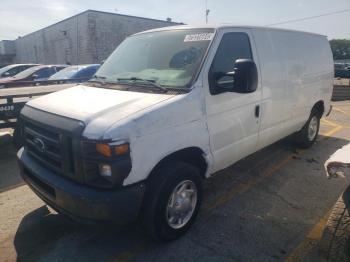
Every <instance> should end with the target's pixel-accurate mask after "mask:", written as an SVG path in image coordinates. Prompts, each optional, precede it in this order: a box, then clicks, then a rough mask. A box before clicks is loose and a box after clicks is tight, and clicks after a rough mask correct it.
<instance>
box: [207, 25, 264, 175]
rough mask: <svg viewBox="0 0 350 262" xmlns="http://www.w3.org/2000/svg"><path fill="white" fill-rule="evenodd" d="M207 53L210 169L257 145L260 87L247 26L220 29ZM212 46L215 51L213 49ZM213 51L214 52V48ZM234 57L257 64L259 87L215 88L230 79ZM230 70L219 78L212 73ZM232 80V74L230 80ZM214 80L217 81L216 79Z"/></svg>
mask: <svg viewBox="0 0 350 262" xmlns="http://www.w3.org/2000/svg"><path fill="white" fill-rule="evenodd" d="M211 50H212V51H211V52H210V54H209V57H208V59H209V60H208V61H211V63H207V67H206V69H205V75H204V77H203V78H204V80H203V84H204V88H205V90H206V98H205V100H206V110H207V125H208V130H209V135H210V147H211V152H212V155H213V160H214V165H213V170H212V172H215V171H217V170H220V169H223V168H225V167H227V166H229V165H231V164H233V163H234V162H236V161H238V160H239V159H241V158H243V157H245V156H247V155H249V154H251V153H253V152H255V151H256V149H257V142H258V133H259V125H260V115H261V113H260V102H261V99H262V91H261V90H262V88H261V79H260V70H259V66H258V61H257V60H258V57H257V54H256V49H255V45H254V42H253V38H252V35H251V32H250V31H249V30H248V29H235V30H232V29H229V30H228V29H225V30H222V31H219V32H218V34H217V37H216V40H215V42H214V43H213V45H212V49H211ZM214 50H215V51H214ZM213 51H214V52H213ZM237 59H251V60H253V61H254V62H255V63H256V65H257V67H258V75H259V77H258V87H257V90H255V91H254V92H252V93H238V92H232V90H231V91H227V92H225V91H223V92H220V93H216V92H215V88H216V86H215V85H216V84H217V85H219V84H221V83H222V82H224V83H229V82H230V73H229V72H232V71H233V70H234V63H235V61H236V60H237ZM223 73H229V74H227V75H228V76H225V77H224V78H221V79H220V81H218V80H213V79H211V78H212V76H213V75H218V74H219V75H220V74H221V75H222V74H223ZM231 81H232V82H233V78H232V80H231ZM215 82H216V83H215Z"/></svg>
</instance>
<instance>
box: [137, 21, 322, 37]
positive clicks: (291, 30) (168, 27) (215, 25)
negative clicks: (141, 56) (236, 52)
mask: <svg viewBox="0 0 350 262" xmlns="http://www.w3.org/2000/svg"><path fill="white" fill-rule="evenodd" d="M200 28H203V29H204V28H206V29H208V28H212V29H224V28H245V29H264V30H265V29H268V30H279V31H289V32H298V33H304V34H312V35H317V36H323V37H327V36H326V35H321V34H317V33H313V32H306V31H299V30H293V29H285V28H278V27H269V26H252V25H237V24H214V25H213V24H208V25H196V26H191V25H176V26H167V27H161V28H156V29H151V30H147V31H143V32H139V33H136V34H135V35H138V34H143V33H149V32H157V31H167V30H179V29H200Z"/></svg>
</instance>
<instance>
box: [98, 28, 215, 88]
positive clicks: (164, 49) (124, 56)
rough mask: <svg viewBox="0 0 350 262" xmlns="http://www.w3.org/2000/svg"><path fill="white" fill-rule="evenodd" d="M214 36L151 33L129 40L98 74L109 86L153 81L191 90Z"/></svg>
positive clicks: (205, 31) (186, 32)
mask: <svg viewBox="0 0 350 262" xmlns="http://www.w3.org/2000/svg"><path fill="white" fill-rule="evenodd" d="M213 36H214V30H213V29H186V30H169V31H159V32H150V33H144V34H139V35H134V36H131V37H129V38H127V39H126V40H125V41H124V42H123V43H122V44H120V45H119V46H118V48H117V49H116V50H115V51H114V52H113V53H112V54H111V55H110V56H109V58H108V59H107V60H106V62H105V63H104V64H103V65H102V66H101V68H100V69H99V70H98V72H97V73H96V78H101V79H103V80H104V81H105V82H118V83H121V82H126V83H128V82H130V83H131V82H132V81H135V80H146V81H152V82H153V83H155V84H157V85H161V86H163V87H180V88H181V87H187V86H188V84H189V83H190V81H191V79H192V78H193V76H194V75H195V73H196V71H197V69H198V67H199V66H200V64H201V61H202V59H203V57H204V54H205V52H206V50H207V48H208V46H209V43H210V41H211V40H212V38H213Z"/></svg>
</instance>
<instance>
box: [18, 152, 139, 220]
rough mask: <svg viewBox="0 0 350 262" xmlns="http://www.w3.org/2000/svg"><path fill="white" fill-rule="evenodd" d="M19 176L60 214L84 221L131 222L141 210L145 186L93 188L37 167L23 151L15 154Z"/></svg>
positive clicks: (38, 165)
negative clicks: (109, 188)
mask: <svg viewBox="0 0 350 262" xmlns="http://www.w3.org/2000/svg"><path fill="white" fill-rule="evenodd" d="M17 157H18V162H19V167H20V171H21V176H22V178H23V179H24V181H25V182H26V183H27V184H28V185H29V186H30V188H31V189H32V190H33V191H34V192H35V193H36V194H37V195H38V196H39V197H40V198H41V199H42V200H43V201H45V202H46V203H47V204H48V205H50V206H51V207H52V208H54V209H55V210H57V211H58V212H60V213H63V214H66V215H68V216H70V217H72V218H73V219H75V220H80V221H84V222H97V221H113V222H115V223H117V224H118V225H125V224H128V223H132V222H134V221H135V220H136V219H137V217H138V214H139V210H140V208H141V204H142V200H143V196H144V192H145V185H144V184H143V183H137V184H135V185H132V186H128V187H124V188H119V189H115V190H102V189H94V188H91V187H88V186H86V185H81V184H78V183H76V182H73V181H71V180H69V179H66V178H64V177H61V176H59V175H56V174H55V173H53V172H52V171H50V170H48V169H46V168H44V167H43V166H41V165H40V164H38V163H37V162H36V161H35V160H34V159H33V158H32V157H31V156H30V155H29V154H28V153H27V152H26V151H25V150H24V148H21V149H20V150H19V151H18V153H17Z"/></svg>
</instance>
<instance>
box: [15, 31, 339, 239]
mask: <svg viewBox="0 0 350 262" xmlns="http://www.w3.org/2000/svg"><path fill="white" fill-rule="evenodd" d="M333 73H334V72H333V59H332V53H331V49H330V46H329V44H328V41H327V38H326V37H325V36H321V35H316V34H312V33H304V32H297V31H290V30H281V29H272V28H260V27H248V26H247V27H246V26H227V25H225V26H219V27H210V26H204V27H189V26H179V27H166V28H161V29H156V30H150V31H146V32H141V33H138V34H135V35H132V36H130V37H128V38H127V39H126V40H125V41H124V42H123V43H122V44H120V45H119V46H118V47H117V48H116V50H115V51H114V52H113V53H112V54H111V55H110V56H109V58H108V59H107V60H106V61H105V63H104V64H103V65H102V66H101V68H100V69H99V70H98V71H97V73H96V75H95V76H94V78H93V79H92V80H90V81H89V82H87V83H85V84H80V85H77V86H75V87H72V88H69V89H66V90H63V91H60V92H56V93H52V94H49V95H46V96H43V97H40V98H37V99H34V100H31V101H30V102H28V103H27V105H26V106H25V107H24V108H23V109H22V112H21V118H20V123H21V133H22V136H23V139H24V141H25V143H24V147H23V148H21V149H20V150H19V152H18V159H19V165H20V168H21V175H22V177H23V179H24V180H25V181H26V183H27V184H28V185H29V186H30V187H31V188H32V190H33V191H34V192H35V193H36V194H37V195H38V196H39V197H40V198H42V199H43V200H44V201H45V202H46V203H47V204H48V205H50V206H51V207H53V208H54V209H55V210H57V211H58V212H60V213H63V214H66V215H68V216H70V217H72V218H75V219H77V220H80V221H92V222H98V221H114V222H115V223H117V224H119V225H123V224H125V223H131V222H133V221H136V220H137V219H138V218H140V219H141V220H142V221H143V223H144V225H145V227H146V228H147V230H148V231H149V232H150V234H151V235H152V236H153V237H155V238H156V239H159V240H162V241H170V240H173V239H176V238H178V237H179V236H181V235H182V234H184V233H185V232H186V231H187V230H188V229H189V227H190V226H191V224H192V223H193V221H194V219H195V217H196V215H197V213H198V210H199V207H200V204H201V200H202V197H203V195H202V185H201V183H202V180H203V179H204V178H207V177H210V175H211V174H213V173H214V172H217V171H218V170H221V169H223V168H226V167H228V166H230V165H232V164H233V163H235V162H236V161H238V160H240V159H242V158H244V157H246V156H248V155H249V154H252V153H254V152H255V151H257V150H259V149H261V148H263V147H266V146H267V145H270V144H272V143H274V142H276V141H277V140H280V139H282V138H283V137H286V136H289V135H291V134H295V138H296V141H297V143H298V144H299V145H300V146H302V147H309V146H311V145H312V144H313V143H314V141H315V139H316V137H317V134H318V130H319V125H320V118H321V117H322V116H323V115H324V114H327V113H328V112H329V111H330V99H331V93H332V81H333Z"/></svg>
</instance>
